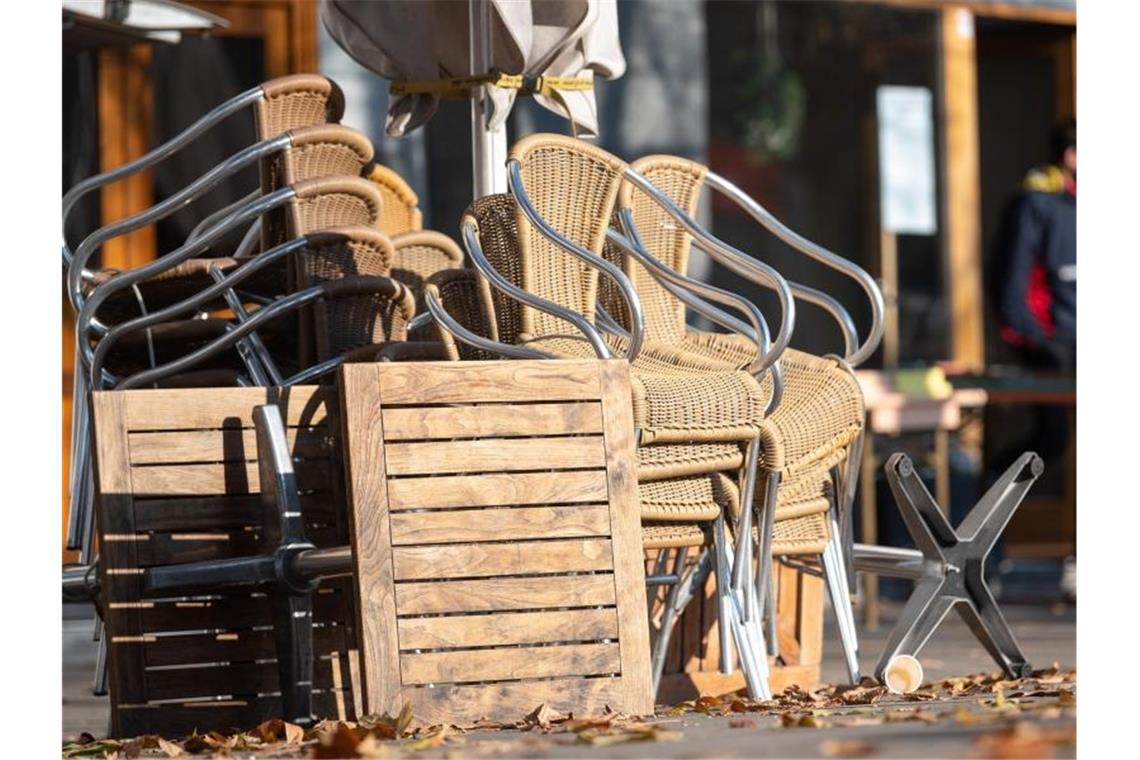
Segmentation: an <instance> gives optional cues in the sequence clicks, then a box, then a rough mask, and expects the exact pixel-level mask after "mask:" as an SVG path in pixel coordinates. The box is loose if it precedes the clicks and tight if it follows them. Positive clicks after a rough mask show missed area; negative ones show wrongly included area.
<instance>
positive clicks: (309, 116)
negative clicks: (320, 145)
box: [254, 74, 344, 140]
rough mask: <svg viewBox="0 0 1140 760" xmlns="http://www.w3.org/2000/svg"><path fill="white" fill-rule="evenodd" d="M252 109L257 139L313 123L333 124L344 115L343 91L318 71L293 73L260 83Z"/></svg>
mask: <svg viewBox="0 0 1140 760" xmlns="http://www.w3.org/2000/svg"><path fill="white" fill-rule="evenodd" d="M261 91H262V97H261V99H260V100H259V101H257V104H256V106H255V108H254V119H255V122H256V125H257V136H258V139H259V140H265V139H268V138H270V137H275V136H276V135H279V134H281V133H282V132H288V131H289V130H291V129H298V128H300V127H309V126H312V125H314V124H335V123H337V122H339V121H340V118H341V116H343V115H344V93H342V92H341V89H340V87H339V86H337V84H336V82H333V81H332V80H331V79H326V78H325V77H323V76H321V75H319V74H293V75H291V76H285V77H279V78H277V79H272V80H270V81H268V82H266V83H265V84H263V85H261Z"/></svg>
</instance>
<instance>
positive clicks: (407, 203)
mask: <svg viewBox="0 0 1140 760" xmlns="http://www.w3.org/2000/svg"><path fill="white" fill-rule="evenodd" d="M363 174H364V176H365V177H366V178H367V179H368V180H369V181H371V182H372V183H373V184H375V185H376V187H377V189H379V190H380V194H381V195H383V196H384V218H383V219H381V220H380V229H381V230H382V231H383V232H384V233H386V234H388V235H400V234H402V233H405V232H418V231H419V230H422V229H423V228H424V215H423V213H422V212H421V211H420V207H419V203H420V200H419V198H418V197H417V196H416V193H415V191H414V190H412V186H411V185H409V184H408V183H407V182H406V181H405V180H404V178H403V177H401V176H400V175H399V174H397V173H396V172H394V171H392V170H391V169H389V168H388V167H387V166H381V165H380V164H372V165H371V166H369V167H367V168H366V169H365V171H364V173H363Z"/></svg>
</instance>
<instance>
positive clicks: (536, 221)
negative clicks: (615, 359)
mask: <svg viewBox="0 0 1140 760" xmlns="http://www.w3.org/2000/svg"><path fill="white" fill-rule="evenodd" d="M507 189H508V190H510V192H511V196H512V197H514V199H515V202H516V203H517V204H518V206H519V208H520V209H521V210H522V212H523V214H524V215H525V216H526V218H527V219H528V220H529V221H530V223H531V224H533V225H534V226H535V227H537V228H538V231H539V232H541V233H542V234H543V236H544V237H546V238H547V239H548V240H550V241H551V242H553V243H554V244H555V245H557V246H558V247H559V248H561V249H562V250H564V251H566V252H567V253H569V254H570V255H571V256H574V257H575V258H577V259H579V260H580V261H582V262H583V263H585V264H586V265H587V266H589V267H591V268H592V269H596V270H598V271H599V272H600V273H602V274H605V275H606V276H608V277H609V278H610V279H611V280H613V281H614V283H615V284H616V285H617V286H618V290H619V291H620V292H621V295H622V300H624V301H625V303H626V307H627V308H628V309H629V316H630V320H629V322H630V325H629V326H630V330H629V332H630V340H629V349H628V351H627V352H626V356H625V357H624V358H625V359H626V360H627V361H629V362H630V363H633V361H634V360H635V359H636V358H637V355H638V354H639V353H640V352H641V344H642V343H643V342H644V340H645V314H644V312H643V310H642V308H641V300H640V299H639V298H638V297H637V291H636V290H635V289H634V287H633V283H632V282H630V281H629V278H628V277H626V276H625V273H624V272H622V271H621V269H620V268H619V267H618V266H616V265H615V264H614V263H613V262H610V261H606V260H605V259H604V258H603V257H601V256H596V255H594V254H593V253H591V252H590V251H588V250H586V249H585V248H583V247H582V246H580V245H578V244H577V243H575V242H574V241H572V240H568V239H567V238H566V237H565V236H564V235H562V234H560V233H559V232H558V230H556V229H554V227H552V226H551V225H550V223H549V222H547V221H546V220H545V219H543V218H542V214H540V213H539V212H538V209H536V208H535V207H534V204H533V203H532V202H531V200H530V196H528V195H527V193H526V188H525V187H524V186H523V180H522V170H521V166H520V164H519V161H518V159H514V158H512V159H511V160H509V161H507ZM469 253H470V251H469ZM508 284H509V283H508ZM512 287H513V286H512ZM522 292H524V293H525V292H526V291H522ZM528 295H529V294H528ZM532 297H533V296H532ZM520 300H521V299H520ZM548 303H549V302H548ZM555 306H557V304H555ZM535 308H539V307H537V306H535ZM558 308H559V309H563V307H561V306H559V307H558ZM541 310H542V311H547V310H546V309H541ZM563 310H564V311H566V310H565V309H563ZM548 313H549V312H548ZM555 316H558V317H561V318H562V319H566V320H567V321H570V322H574V324H575V325H576V326H577V322H576V321H574V320H570V319H567V318H566V317H563V316H562V315H561V314H555ZM579 317H581V315H579ZM582 319H583V320H584V318H582ZM587 324H588V322H587ZM592 327H593V326H592V325H591V328H592ZM594 333H595V334H596V333H597V330H596V329H594ZM587 337H588V338H590V335H589V333H587ZM598 340H599V341H600V340H601V338H600V336H598ZM590 343H591V344H593V345H594V350H595V351H599V356H600V357H601V358H603V359H605V358H610V356H612V352H610V351H609V349H608V348H605V349H604V352H603V351H600V350H599V346H598V344H597V343H595V342H594V340H593V338H590ZM602 345H603V346H604V342H603V343H602ZM603 354H605V355H603Z"/></svg>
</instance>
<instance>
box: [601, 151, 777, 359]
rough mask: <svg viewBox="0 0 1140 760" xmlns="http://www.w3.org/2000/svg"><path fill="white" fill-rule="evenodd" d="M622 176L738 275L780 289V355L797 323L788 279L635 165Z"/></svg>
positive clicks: (712, 255) (775, 340)
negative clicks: (699, 218)
mask: <svg viewBox="0 0 1140 760" xmlns="http://www.w3.org/2000/svg"><path fill="white" fill-rule="evenodd" d="M622 176H624V177H625V179H626V180H628V181H629V182H630V183H631V184H632V185H633V186H635V187H637V188H638V189H640V190H641V191H642V192H643V193H645V194H646V195H647V196H648V197H649V198H650V200H652V201H653V202H654V203H656V204H657V205H658V206H659V207H661V209H662V210H664V211H665V212H666V213H668V214H669V215H670V216H672V217H673V218H674V219H676V220H677V222H678V223H680V225H681V227H683V228H684V229H685V231H686V232H688V233H689V234H690V235H692V236H693V242H694V244H696V246H697V247H698V248H700V249H701V250H703V251H705V252H706V253H708V254H709V256H711V257H712V258H713V260H714V261H716V262H717V263H719V264H721V265H723V266H725V267H727V268H728V269H730V270H732V271H733V272H735V273H736V274H737V275H739V276H741V277H744V278H746V279H748V280H750V281H752V282H755V283H757V284H758V285H763V286H764V287H767V288H770V289H772V290H774V291H775V292H776V295H777V296H778V297H779V299H780V331H779V332H778V333H777V334H776V337H775V339H774V340H773V341H772V354H773V355H775V357H776V358H779V356H780V355H781V354H782V353H783V352H784V349H785V348H787V347H788V343H790V342H791V339H792V331H793V330H794V329H795V325H796V304H795V300H794V298H793V296H792V291H791V287H790V286H789V285H788V282H787V280H785V279H784V278H783V277H782V276H781V275H780V273H779V272H777V271H776V270H775V269H773V268H772V267H770V266H768V265H767V264H765V263H763V262H761V261H757V260H756V259H754V258H752V257H751V256H748V255H747V254H745V253H743V252H742V251H740V250H738V249H736V248H734V247H732V246H731V245H729V244H728V243H725V242H724V241H723V240H720V239H719V238H717V237H715V236H714V235H712V234H711V233H709V232H708V231H707V230H705V229H704V228H703V227H701V226H700V225H699V224H697V222H696V221H695V220H694V219H693V218H692V217H691V216H689V215H688V214H686V213H685V211H684V210H683V209H682V208H681V207H680V206H678V205H677V204H676V203H674V202H673V199H672V198H670V197H669V196H668V195H666V194H665V193H663V192H662V191H661V190H660V189H659V188H658V187H657V186H656V185H654V184H653V183H652V182H650V181H649V180H648V179H646V178H645V177H644V176H642V175H641V174H639V173H638V172H636V171H635V170H633V169H632V168H630V167H628V166H627V167H626V168H625V170H624V172H623V175H622Z"/></svg>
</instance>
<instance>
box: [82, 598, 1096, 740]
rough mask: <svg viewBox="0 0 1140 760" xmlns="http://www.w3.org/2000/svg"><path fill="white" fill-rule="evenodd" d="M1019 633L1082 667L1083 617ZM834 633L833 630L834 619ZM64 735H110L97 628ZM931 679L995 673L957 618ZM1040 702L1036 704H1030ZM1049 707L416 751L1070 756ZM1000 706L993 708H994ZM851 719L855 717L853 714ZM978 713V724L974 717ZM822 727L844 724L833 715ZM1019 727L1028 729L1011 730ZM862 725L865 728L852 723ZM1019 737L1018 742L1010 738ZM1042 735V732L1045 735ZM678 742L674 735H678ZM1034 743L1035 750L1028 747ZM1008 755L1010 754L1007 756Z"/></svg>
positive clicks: (837, 670) (1065, 726)
mask: <svg viewBox="0 0 1140 760" xmlns="http://www.w3.org/2000/svg"><path fill="white" fill-rule="evenodd" d="M1004 611H1005V613H1006V616H1007V618H1008V619H1009V622H1010V625H1011V626H1012V628H1013V630H1014V632H1015V634H1016V635H1017V637H1018V639H1019V641H1020V643H1021V645H1022V647H1023V649H1024V650H1025V653H1026V655H1027V656H1028V658H1029V660H1030V662H1031V663H1033V665H1034V667H1037V668H1046V667H1049V666H1050V665H1051V664H1052V663H1053V662H1054V661H1056V662H1059V663H1060V664H1061V666H1062V667H1063V668H1064V669H1072V668H1073V667H1074V666H1075V659H1076V641H1075V639H1076V610H1075V607H1071V606H1053V607H1049V606H1040V605H1039V606H1009V607H1006V608H1005V610H1004ZM896 612H897V607H892V606H888V607H887V608H886V609H885V610H884V622H885V625H884V627H882V628H880V629H879V630H878V631H866V630H862V629H861V631H860V634H861V641H860V643H861V650H862V651H861V658H860V659H861V662H862V665H863V667H864V669H866V670H870V668H871V667H872V666H873V665H874V662H875V659H876V657H877V655H878V652H879V650H880V648H881V646H882V644H883V642H884V641H885V638H886V635H887V632H888V628H887V627H886V625H889V622H890V621H891V619H892V617H893V615H894V613H896ZM827 625H828V626H832V625H833V622H832V618H831V617H830V613H828V617H827ZM827 630H828V639H827V641H826V642H825V662H824V669H823V679H824V681H827V682H832V683H837V682H841V681H842V680H843V673H844V670H843V665H842V659H841V656H840V653H839V649H838V642H837V640H836V638H835V637H834V636H832V635H831V631H832V629H831V628H830V627H829V628H828V629H827ZM63 634H64V635H63V642H64V643H63V658H64V677H63V737H64V738H65V739H68V738H72V737H75V736H77V735H78V734H79V733H80V732H82V731H87V732H88V733H90V734H92V735H94V736H96V737H101V736H104V735H105V733H106V726H107V707H106V701H105V699H102V698H96V697H92V696H91V695H90V683H91V673H92V669H93V667H94V646H93V644H92V642H91V623H90V620H79V619H71V620H68V619H65V620H64V630H63ZM920 659H921V661H922V663H923V666H924V668H925V671H926V680H927V681H928V682H930V681H937V680H941V679H944V678H950V677H957V676H965V675H968V674H972V673H979V672H986V673H989V672H993V671H994V670H995V669H996V667H995V666H994V664H993V662H992V661H991V660H990V659H989V657H988V656H987V655H986V653H985V652H984V650H982V649H981V647H980V646H978V645H977V644H976V642H975V641H974V639H973V637H972V636H971V635H970V632H969V630H968V629H967V628H966V626H965V625H964V624H962V623H961V621H960V620H959V619H958V618H957V616H956V615H951V616H950V617H948V618H947V620H946V621H945V623H944V624H943V626H942V628H940V629H939V631H938V632H937V633H936V634H935V637H934V638H933V639H931V640H930V642H929V643H928V644H927V646H926V648H925V649H924V650H923V652H922V653H921V657H920ZM1027 702H1029V703H1033V702H1034V700H1032V699H1030V700H1027ZM1038 702H1039V704H1036V705H1035V706H1037V707H1041V708H1044V709H1040V710H1033V711H1027V712H1024V713H1021V714H1015V713H1016V711H1013V710H1010V711H1008V712H1006V713H1002V719H1001V720H999V721H998V722H985V721H984V720H983V718H984V717H985V716H986V714H987V713H988V714H989V715H990V716H991V717H992V715H993V713H992V707H985V706H982V705H981V704H980V702H979V700H978V699H976V698H970V699H961V700H956V701H954V702H923V703H899V704H895V705H893V706H889V705H876V706H873V707H872V706H867V705H862V706H858V707H854V708H852V709H851V710H850V711H845V710H838V711H833V715H835V716H840V720H839V721H838V722H842V723H847V724H849V725H846V726H842V727H825V728H799V727H797V728H779V725H780V720H779V718H778V717H774V716H771V715H759V714H743V715H728V716H713V715H703V714H700V713H695V712H686V713H684V714H683V715H678V716H676V717H668V716H666V717H658V718H657V719H656V720H654V721H650V722H651V723H653V724H655V725H657V726H659V727H660V728H661V729H663V730H665V731H667V732H670V733H674V732H679V733H680V737H679V739H677V740H675V741H669V742H653V743H643V742H636V743H626V744H616V745H610V746H590V745H587V744H583V743H581V742H579V741H578V737H577V736H575V735H574V734H566V733H562V734H541V733H524V732H518V731H510V730H508V731H473V732H469V733H467V734H465V735H464V736H462V737H460V738H459V739H458V741H459V742H461V743H458V744H453V743H451V742H449V743H448V744H446V745H445V746H444V747H443V748H440V749H435V750H429V751H426V752H419V753H416V754H417V755H422V756H425V757H432V756H446V757H465V756H510V757H584V756H585V757H614V758H620V757H677V758H687V757H704V758H710V757H845V756H857V757H985V756H992V755H993V754H997V753H999V752H1000V751H1003V746H1004V745H1000V744H997V743H995V742H1001V741H1009V742H1015V743H1016V742H1020V744H1018V745H1016V748H1019V749H1020V750H1021V751H1025V748H1026V747H1029V748H1030V750H1032V747H1033V744H1032V742H1033V741H1037V740H1039V741H1043V742H1045V743H1043V744H1041V745H1040V747H1041V750H1040V752H1039V753H1034V752H1031V754H1030V755H1029V756H1038V754H1042V755H1044V754H1046V752H1048V753H1055V756H1058V757H1072V756H1074V754H1075V747H1074V746H1072V745H1067V744H1064V743H1062V744H1060V745H1057V744H1056V743H1055V738H1056V736H1059V735H1064V734H1066V733H1067V732H1070V731H1071V729H1072V727H1073V726H1074V724H1075V720H1076V718H1075V707H1073V706H1067V707H1065V708H1064V709H1060V708H1057V707H1054V706H1053V705H1054V704H1055V702H1056V699H1055V698H1051V699H1046V698H1042V699H1040V700H1038ZM991 703H992V700H991ZM919 708H921V709H922V710H923V711H925V712H926V713H927V714H928V715H929V714H931V713H934V714H941V713H953V714H954V716H955V717H946V718H945V719H942V720H931V721H900V722H887V723H876V722H875V721H874V720H873V719H870V718H869V716H872V715H874V714H875V713H876V712H878V713H880V714H881V713H882V712H883V710H892V711H893V712H895V713H896V714H901V711H907V710H911V709H919ZM848 712H849V716H848ZM973 713H977V714H978V715H979V716H980V717H979V719H978V720H975V719H973V718H971V714H973ZM822 722H823V723H825V724H826V723H829V722H836V721H833V720H831V718H830V717H829V718H828V719H827V720H824V721H822ZM1015 722H1021V725H1020V726H1018V727H1017V728H1013V727H1012V726H1013V724H1014V723H1015ZM850 724H861V725H850ZM1003 731H1005V732H1007V733H1008V732H1011V731H1013V732H1016V734H1015V736H1014V737H1013V738H1010V739H1002V738H1000V737H1001V735H1002V732H1003ZM1042 732H1044V733H1042ZM674 738H676V737H674ZM1027 743H1028V744H1027ZM1008 749H1009V748H1008V747H1005V750H1008Z"/></svg>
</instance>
